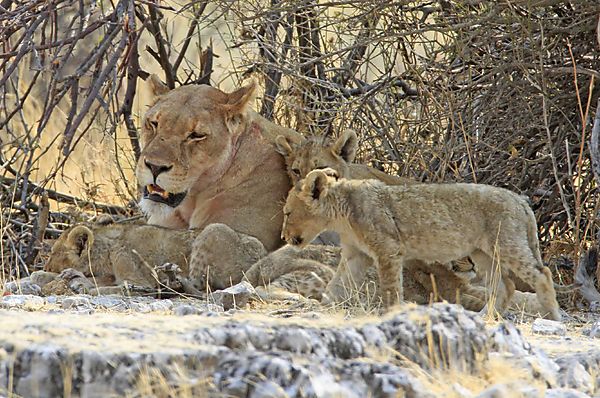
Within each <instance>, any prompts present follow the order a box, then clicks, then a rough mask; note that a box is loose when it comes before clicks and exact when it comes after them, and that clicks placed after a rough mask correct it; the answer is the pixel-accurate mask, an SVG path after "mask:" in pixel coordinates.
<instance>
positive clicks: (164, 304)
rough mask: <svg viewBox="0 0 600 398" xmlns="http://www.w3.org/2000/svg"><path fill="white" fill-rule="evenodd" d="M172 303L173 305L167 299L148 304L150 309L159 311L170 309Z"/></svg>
mask: <svg viewBox="0 0 600 398" xmlns="http://www.w3.org/2000/svg"><path fill="white" fill-rule="evenodd" d="M173 305H174V304H173V302H172V301H171V300H169V299H166V300H158V301H153V302H151V303H150V304H149V306H150V309H151V310H152V311H160V312H165V311H170V310H172V309H173Z"/></svg>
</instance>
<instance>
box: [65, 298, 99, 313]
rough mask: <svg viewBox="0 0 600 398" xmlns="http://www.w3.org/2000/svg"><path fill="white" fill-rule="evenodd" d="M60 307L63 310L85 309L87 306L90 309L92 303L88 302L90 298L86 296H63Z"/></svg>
mask: <svg viewBox="0 0 600 398" xmlns="http://www.w3.org/2000/svg"><path fill="white" fill-rule="evenodd" d="M61 307H62V309H63V310H68V309H77V310H81V309H87V308H90V309H91V308H92V305H91V303H90V299H89V298H87V297H83V296H70V297H65V298H64V299H63V301H62V304H61Z"/></svg>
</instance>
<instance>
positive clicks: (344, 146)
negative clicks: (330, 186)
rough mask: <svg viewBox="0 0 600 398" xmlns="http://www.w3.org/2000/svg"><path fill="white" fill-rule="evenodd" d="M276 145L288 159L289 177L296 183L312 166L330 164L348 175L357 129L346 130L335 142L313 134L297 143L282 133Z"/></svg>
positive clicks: (355, 143)
mask: <svg viewBox="0 0 600 398" xmlns="http://www.w3.org/2000/svg"><path fill="white" fill-rule="evenodd" d="M276 146H277V151H278V152H279V153H280V154H281V155H283V157H284V159H285V164H286V167H287V172H288V175H289V177H290V180H291V181H292V183H294V184H296V183H297V182H298V181H300V180H301V179H302V178H304V177H306V176H307V175H308V173H309V172H310V171H311V170H315V169H324V168H327V167H328V168H331V169H333V170H335V171H337V172H338V174H339V175H340V176H341V177H344V178H348V177H349V174H350V171H349V167H348V164H350V163H352V162H353V161H354V157H355V156H356V148H357V146H358V138H357V136H356V132H354V130H345V131H344V132H343V133H342V134H341V135H340V136H339V137H338V139H337V140H335V141H333V142H332V141H328V140H327V139H326V138H324V137H310V138H307V139H306V140H304V141H303V142H301V143H299V144H294V143H292V142H290V141H289V140H288V139H286V138H285V137H284V136H281V135H280V136H278V137H277V139H276Z"/></svg>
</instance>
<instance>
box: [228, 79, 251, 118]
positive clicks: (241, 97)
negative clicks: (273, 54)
mask: <svg viewBox="0 0 600 398" xmlns="http://www.w3.org/2000/svg"><path fill="white" fill-rule="evenodd" d="M255 90H256V81H254V80H252V81H251V82H250V84H248V85H247V86H243V87H241V88H238V89H237V90H235V91H234V92H233V93H230V94H228V95H227V105H228V108H229V112H230V113H243V112H244V110H245V109H246V106H247V105H248V104H249V103H250V100H252V98H254V91H255Z"/></svg>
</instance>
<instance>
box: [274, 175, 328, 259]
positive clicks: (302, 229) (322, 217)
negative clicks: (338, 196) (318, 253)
mask: <svg viewBox="0 0 600 398" xmlns="http://www.w3.org/2000/svg"><path fill="white" fill-rule="evenodd" d="M338 177H339V174H338V173H337V171H335V170H333V169H330V168H326V169H323V170H313V171H311V172H310V173H308V175H307V176H306V178H305V179H303V180H300V182H299V183H298V184H296V186H295V187H294V188H292V189H291V190H290V192H289V194H288V197H287V199H286V202H285V206H284V207H283V229H282V232H281V239H283V240H285V241H286V242H287V243H289V244H291V245H297V246H300V247H305V246H306V245H308V244H309V243H310V242H312V240H313V239H315V238H316V237H317V236H318V235H319V234H320V233H321V232H323V231H325V230H326V229H327V228H328V226H329V223H330V222H331V221H332V220H331V219H330V218H329V217H328V214H327V212H326V209H324V206H323V202H324V201H325V200H326V198H327V195H328V189H329V187H330V185H331V184H332V183H333V182H334V181H336V180H337V179H338Z"/></svg>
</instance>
